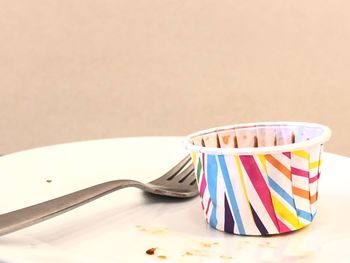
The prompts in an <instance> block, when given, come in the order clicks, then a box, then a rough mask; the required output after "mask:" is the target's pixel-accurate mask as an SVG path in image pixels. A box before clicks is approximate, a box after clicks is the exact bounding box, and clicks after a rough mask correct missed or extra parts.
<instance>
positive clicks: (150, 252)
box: [146, 247, 156, 255]
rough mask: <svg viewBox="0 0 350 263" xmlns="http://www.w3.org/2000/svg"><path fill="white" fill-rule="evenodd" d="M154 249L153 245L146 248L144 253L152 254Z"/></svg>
mask: <svg viewBox="0 0 350 263" xmlns="http://www.w3.org/2000/svg"><path fill="white" fill-rule="evenodd" d="M155 251H156V248H155V247H151V248H149V249H147V250H146V254H147V255H154V252H155Z"/></svg>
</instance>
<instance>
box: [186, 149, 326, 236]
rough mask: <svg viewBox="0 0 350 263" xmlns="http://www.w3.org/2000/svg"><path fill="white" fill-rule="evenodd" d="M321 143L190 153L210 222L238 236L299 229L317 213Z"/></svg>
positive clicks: (204, 208) (203, 204)
mask: <svg viewBox="0 0 350 263" xmlns="http://www.w3.org/2000/svg"><path fill="white" fill-rule="evenodd" d="M321 152H322V146H315V147H312V148H310V149H305V150H299V151H294V152H283V153H276V154H263V155H242V156H237V155H210V154H205V153H192V161H193V164H194V167H195V171H196V179H197V183H198V187H199V192H200V197H201V200H202V208H203V211H204V214H205V217H206V220H207V222H208V223H209V224H210V225H211V226H212V227H214V228H217V229H219V230H222V231H225V232H229V233H235V234H240V235H271V234H278V233H285V232H290V231H294V230H297V229H300V228H302V227H304V226H306V225H308V224H310V223H311V222H312V220H313V219H314V216H315V214H316V211H317V197H318V190H317V188H318V179H319V177H320V165H321V160H320V158H321Z"/></svg>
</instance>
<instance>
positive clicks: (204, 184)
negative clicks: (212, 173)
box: [199, 174, 207, 197]
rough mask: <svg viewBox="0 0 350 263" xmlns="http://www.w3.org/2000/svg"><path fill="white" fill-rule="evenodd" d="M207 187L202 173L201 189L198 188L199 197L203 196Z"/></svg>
mask: <svg viewBox="0 0 350 263" xmlns="http://www.w3.org/2000/svg"><path fill="white" fill-rule="evenodd" d="M206 187H207V182H206V180H205V177H204V174H203V175H202V182H201V189H200V190H199V192H200V194H201V197H203V196H204V191H205V188H206Z"/></svg>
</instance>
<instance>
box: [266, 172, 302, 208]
mask: <svg viewBox="0 0 350 263" xmlns="http://www.w3.org/2000/svg"><path fill="white" fill-rule="evenodd" d="M267 180H268V182H269V186H270V187H271V188H272V189H273V190H275V191H276V192H277V193H278V194H279V195H280V196H281V197H282V198H283V199H284V200H285V201H286V202H287V203H288V204H290V206H291V207H293V208H294V209H296V207H295V204H294V199H293V197H291V196H290V195H289V194H288V193H287V192H286V191H284V190H283V188H282V187H281V186H279V185H278V183H276V182H275V181H274V180H273V179H272V178H271V177H270V176H268V177H267Z"/></svg>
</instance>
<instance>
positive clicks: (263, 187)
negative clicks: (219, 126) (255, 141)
mask: <svg viewBox="0 0 350 263" xmlns="http://www.w3.org/2000/svg"><path fill="white" fill-rule="evenodd" d="M239 158H240V160H241V162H242V164H243V166H244V169H245V170H246V172H247V174H248V176H249V178H250V181H251V182H252V184H253V186H254V188H255V191H256V192H257V193H258V195H259V197H260V199H261V201H262V203H263V205H264V206H265V209H266V211H267V212H268V213H269V215H270V217H271V219H272V221H273V223H274V224H275V226H276V227H277V229H278V223H277V218H276V214H275V210H274V208H273V204H272V200H271V193H270V190H269V188H268V186H267V184H266V182H265V180H264V178H263V175H262V174H261V172H260V170H259V167H258V165H257V164H256V162H255V160H254V157H253V156H250V155H242V156H240V157H239Z"/></svg>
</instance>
